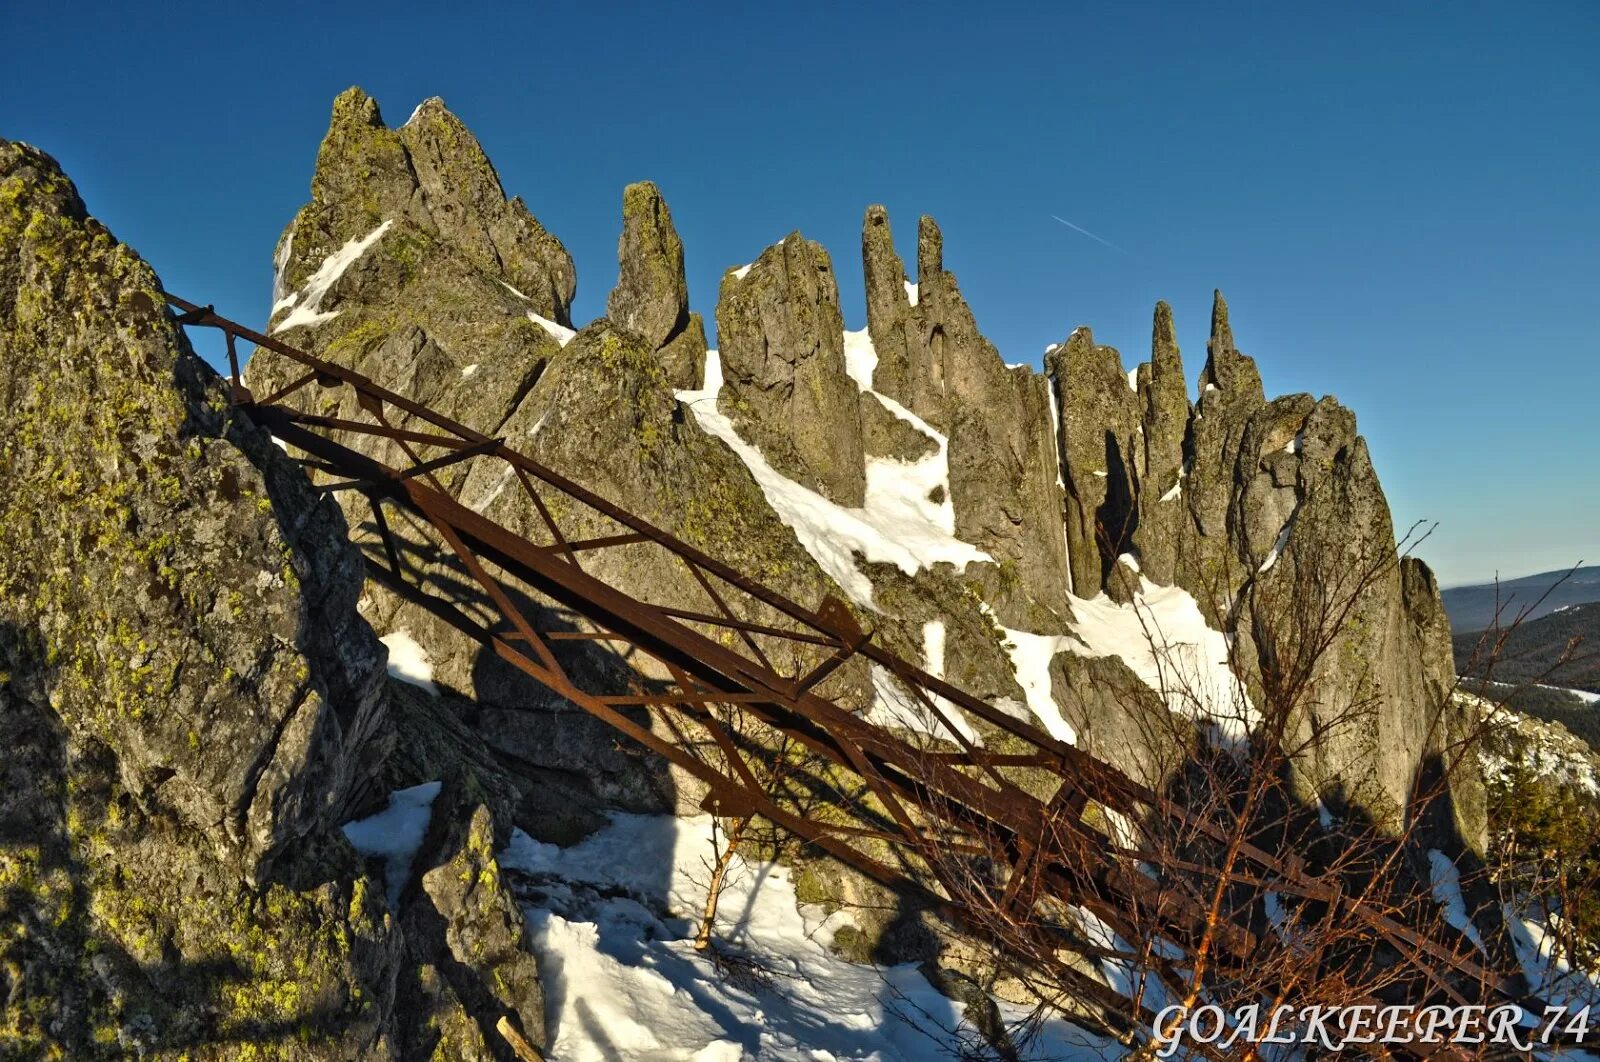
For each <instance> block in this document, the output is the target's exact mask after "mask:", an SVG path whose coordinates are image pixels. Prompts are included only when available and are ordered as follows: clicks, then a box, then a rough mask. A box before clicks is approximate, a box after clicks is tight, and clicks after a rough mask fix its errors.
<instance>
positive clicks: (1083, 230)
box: [1050, 214, 1138, 261]
mask: <svg viewBox="0 0 1600 1062" xmlns="http://www.w3.org/2000/svg"><path fill="white" fill-rule="evenodd" d="M1050 216H1051V217H1053V218H1055V219H1056V220H1057V221H1059V222H1061V224H1063V225H1065V226H1066V227H1067V228H1069V229H1071V230H1072V231H1073V232H1080V233H1082V234H1083V235H1085V236H1087V237H1089V239H1091V240H1093V241H1094V242H1095V243H1103V244H1105V245H1106V246H1107V247H1109V248H1111V249H1112V250H1113V251H1116V252H1117V253H1118V254H1125V255H1127V256H1128V257H1129V258H1133V254H1132V253H1131V252H1128V251H1125V250H1123V249H1122V248H1121V247H1118V246H1117V245H1116V244H1114V243H1112V242H1111V241H1110V240H1105V239H1101V238H1100V237H1099V236H1096V235H1095V234H1094V233H1092V232H1090V231H1089V230H1088V229H1086V228H1083V227H1082V226H1080V225H1074V224H1073V223H1072V222H1070V221H1068V220H1067V219H1066V218H1063V217H1056V215H1054V214H1051V215H1050ZM1134 260H1135V261H1138V259H1134Z"/></svg>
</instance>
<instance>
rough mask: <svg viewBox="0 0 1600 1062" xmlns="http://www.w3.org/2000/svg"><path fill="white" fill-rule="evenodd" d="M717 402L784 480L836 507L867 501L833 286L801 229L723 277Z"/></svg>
mask: <svg viewBox="0 0 1600 1062" xmlns="http://www.w3.org/2000/svg"><path fill="white" fill-rule="evenodd" d="M717 336H718V349H719V350H720V351H721V354H722V373H723V380H724V383H723V394H722V398H721V401H720V405H721V406H722V407H723V408H725V409H726V411H727V412H728V413H729V415H730V416H731V417H732V418H733V421H734V424H735V425H736V426H737V427H738V428H739V429H740V431H741V433H742V434H744V435H745V436H746V437H747V438H749V439H751V440H752V441H753V442H755V443H756V445H757V446H759V447H760V448H761V451H762V453H763V454H765V455H766V456H767V459H768V460H769V461H771V462H772V464H773V465H774V466H775V467H776V468H778V469H779V470H780V471H782V472H784V473H785V474H786V475H788V476H789V477H790V478H792V479H794V480H795V481H797V482H799V483H803V484H805V485H806V486H808V487H812V488H814V489H815V490H817V492H818V493H820V494H822V495H823V496H824V497H826V498H828V499H830V500H832V501H835V502H838V503H839V504H840V505H846V506H859V505H860V504H861V503H862V501H863V499H864V496H865V490H866V465H865V461H864V458H863V456H862V447H861V420H860V414H859V407H858V399H857V393H858V392H857V388H856V386H855V384H854V383H852V382H851V380H850V377H849V376H848V375H847V374H846V372H845V361H844V318H843V317H842V316H841V315H840V312H839V282H838V280H837V279H836V278H835V277H834V275H833V261H832V259H830V258H829V257H828V252H827V251H824V250H823V249H822V246H821V245H820V244H817V243H813V242H811V241H810V240H807V239H805V238H804V237H803V236H801V235H800V234H799V233H798V232H796V233H791V234H790V235H789V236H787V237H786V238H785V239H784V240H783V241H782V242H780V243H776V244H773V245H772V246H771V247H768V248H767V249H766V250H765V251H763V252H762V253H761V257H759V258H757V259H756V260H755V262H754V263H752V264H751V265H750V266H749V267H748V268H747V269H735V270H730V271H729V272H727V273H726V274H724V275H723V278H722V294H721V296H720V297H719V298H718V300H717Z"/></svg>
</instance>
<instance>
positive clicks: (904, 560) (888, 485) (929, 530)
mask: <svg viewBox="0 0 1600 1062" xmlns="http://www.w3.org/2000/svg"><path fill="white" fill-rule="evenodd" d="M856 335H857V338H856V339H854V340H851V339H850V334H849V333H846V336H845V339H846V342H847V343H851V344H852V345H853V346H854V347H855V349H856V353H855V356H854V357H855V362H854V364H855V366H856V370H857V371H861V369H862V367H863V366H865V364H866V360H867V356H866V353H865V351H864V350H862V349H861V348H860V344H861V343H862V341H863V337H862V334H861V333H857V334H856ZM866 345H867V346H869V347H870V340H867V341H866ZM872 360H873V362H874V363H875V362H876V355H875V354H874V355H872ZM852 378H854V376H852ZM722 379H723V377H722V359H721V356H720V355H719V354H718V353H717V351H715V350H708V351H706V362H705V375H704V380H705V383H704V385H703V386H702V387H701V388H700V389H699V390H696V391H679V392H677V397H678V401H680V402H682V403H684V404H685V405H686V406H688V407H689V409H690V411H691V412H692V413H693V414H694V418H695V421H696V423H698V424H699V425H700V427H701V428H702V429H703V430H705V431H706V432H707V433H709V434H711V435H714V436H715V437H717V438H718V439H721V440H722V441H723V443H725V444H726V445H727V446H728V448H729V449H730V450H732V451H733V452H734V453H735V454H736V455H737V456H738V458H739V460H741V461H743V462H744V465H745V467H746V468H747V469H749V470H750V474H751V476H753V477H754V478H755V481H756V483H757V484H759V485H760V487H761V492H762V494H763V495H764V496H765V497H766V499H767V504H768V505H770V506H772V509H773V511H774V512H776V513H777V515H778V518H779V519H780V520H782V521H783V523H784V524H785V525H786V526H788V527H789V528H790V529H791V530H793V531H794V533H795V536H796V537H797V538H798V539H799V540H800V544H801V545H802V546H803V547H805V550H806V552H807V553H809V554H810V555H811V556H812V557H813V558H814V559H815V560H816V562H817V564H818V565H819V566H820V567H821V568H822V570H823V571H824V572H826V573H827V574H828V576H829V577H831V578H832V579H833V581H834V582H836V583H838V584H839V588H840V589H841V590H843V591H844V593H845V595H846V596H847V597H849V598H850V600H851V601H853V602H855V603H856V604H858V605H861V606H863V607H869V608H870V607H873V604H872V581H871V580H870V579H868V578H867V577H866V575H865V574H863V573H862V572H861V570H860V569H858V568H857V567H856V561H855V554H856V553H858V552H859V553H861V554H862V555H863V556H865V557H866V559H867V561H868V562H870V563H881V564H893V565H894V566H895V567H897V568H899V569H900V570H901V571H903V572H904V573H905V574H907V575H915V574H916V573H917V572H918V571H919V570H921V569H923V568H926V567H931V566H932V565H934V564H938V563H941V562H942V563H949V564H953V565H955V566H956V567H957V568H962V567H965V566H966V565H967V564H969V563H971V562H973V561H981V560H992V559H993V558H991V557H990V556H989V554H987V553H985V552H984V551H983V550H981V549H978V548H977V547H976V546H974V545H971V544H970V543H967V542H963V541H961V540H960V539H958V538H956V537H955V508H954V506H953V505H952V504H951V502H950V466H949V459H948V457H947V454H946V450H947V448H948V440H946V439H945V437H944V436H943V435H941V434H940V433H939V432H937V431H935V430H934V429H933V428H932V427H931V426H930V425H929V424H927V422H925V421H923V420H922V419H921V418H920V417H918V416H916V415H915V414H913V413H912V412H911V411H910V410H908V409H906V408H905V407H904V406H902V405H900V404H899V403H898V402H895V401H894V400H892V399H889V398H885V397H884V396H883V395H880V394H877V392H875V391H870V389H864V390H868V391H869V393H871V394H873V396H874V397H875V398H876V399H877V400H878V401H879V402H881V403H883V406H884V408H885V409H887V410H888V411H889V412H890V413H893V414H894V415H895V416H897V417H899V418H900V419H902V420H904V421H906V422H907V423H909V424H911V425H912V426H913V427H915V428H916V429H917V430H918V431H921V432H922V433H923V434H925V435H927V436H928V437H929V438H930V439H932V440H933V441H934V442H935V443H936V444H937V449H936V450H935V452H934V453H932V454H930V455H929V456H927V457H924V458H921V459H920V460H917V461H911V462H907V461H896V460H893V459H890V458H876V457H875V458H872V459H870V460H868V462H867V468H866V473H867V484H866V497H865V503H864V504H863V506H862V507H861V508H859V509H857V508H847V507H845V506H842V505H839V504H837V503H836V502H832V501H830V500H828V499H827V498H824V497H823V496H822V495H820V494H818V493H816V492H815V491H813V490H811V489H810V488H808V487H804V486H802V485H800V484H799V483H796V482H794V481H793V480H791V479H789V478H788V477H787V476H784V475H783V474H782V473H780V472H778V471H777V470H776V469H774V468H773V467H772V466H771V464H769V463H768V461H767V459H766V457H765V456H764V455H763V454H762V453H761V451H760V450H759V449H757V448H756V447H755V446H753V445H751V444H750V443H748V442H745V441H744V439H742V438H740V437H739V433H738V432H737V431H735V430H734V427H733V422H732V421H731V420H729V419H728V417H727V416H726V415H725V414H723V413H722V412H721V411H719V410H718V409H717V395H718V393H719V392H720V391H721V390H722ZM857 382H858V383H859V380H858V381H857ZM935 493H938V494H939V496H940V497H941V498H942V500H941V501H938V502H934V501H932V500H931V499H930V497H929V495H930V494H935Z"/></svg>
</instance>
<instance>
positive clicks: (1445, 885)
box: [1428, 848, 1489, 955]
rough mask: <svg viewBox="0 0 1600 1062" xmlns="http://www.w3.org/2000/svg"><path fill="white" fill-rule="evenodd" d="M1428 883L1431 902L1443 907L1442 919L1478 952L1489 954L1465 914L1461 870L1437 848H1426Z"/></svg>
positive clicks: (1476, 929)
mask: <svg viewBox="0 0 1600 1062" xmlns="http://www.w3.org/2000/svg"><path fill="white" fill-rule="evenodd" d="M1428 883H1429V885H1431V886H1432V888H1433V902H1434V903H1436V904H1438V905H1439V906H1440V907H1441V908H1443V909H1444V920H1445V921H1446V922H1449V923H1450V924H1451V925H1452V926H1454V927H1455V928H1456V929H1457V930H1459V931H1460V932H1461V933H1462V934H1463V935H1464V936H1465V937H1466V938H1467V939H1468V940H1470V941H1472V943H1473V944H1474V945H1475V946H1476V947H1477V949H1478V950H1479V951H1480V952H1482V953H1483V954H1484V955H1487V954H1489V952H1488V949H1486V948H1485V947H1484V946H1483V937H1482V936H1480V935H1479V933H1478V927H1477V926H1475V925H1473V924H1472V919H1471V917H1469V916H1468V914H1467V901H1466V900H1465V899H1464V898H1463V897H1462V895H1461V871H1460V870H1458V869H1456V865H1455V863H1453V862H1451V860H1450V857H1449V856H1447V855H1445V854H1444V853H1443V852H1441V851H1439V850H1438V849H1437V848H1430V849H1428Z"/></svg>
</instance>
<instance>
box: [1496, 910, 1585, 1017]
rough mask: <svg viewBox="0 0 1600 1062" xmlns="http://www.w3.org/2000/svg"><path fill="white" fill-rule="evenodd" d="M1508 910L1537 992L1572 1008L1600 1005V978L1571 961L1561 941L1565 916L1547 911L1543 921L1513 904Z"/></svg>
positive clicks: (1513, 935) (1522, 959)
mask: <svg viewBox="0 0 1600 1062" xmlns="http://www.w3.org/2000/svg"><path fill="white" fill-rule="evenodd" d="M1504 909H1505V916H1506V927H1507V928H1508V929H1509V930H1510V931H1511V944H1512V947H1513V948H1515V949H1516V952H1517V961H1518V963H1519V964H1521V966H1522V972H1523V973H1524V974H1525V975H1526V976H1527V978H1528V984H1529V985H1530V986H1531V987H1532V989H1533V994H1534V995H1536V996H1538V997H1540V998H1541V999H1543V1000H1544V1001H1545V1002H1546V1003H1550V1004H1552V1005H1555V1006H1565V1007H1567V1008H1568V1009H1569V1010H1578V1009H1579V1008H1582V1007H1600V981H1597V979H1596V977H1595V976H1594V975H1592V974H1588V973H1585V972H1584V971H1583V970H1582V969H1579V968H1576V967H1574V966H1573V965H1572V964H1571V963H1570V962H1568V961H1567V958H1566V954H1565V951H1566V949H1565V947H1564V946H1563V944H1562V943H1561V932H1560V930H1561V916H1560V915H1559V914H1557V913H1556V912H1554V911H1545V912H1543V914H1544V917H1543V919H1542V920H1541V919H1538V918H1530V917H1527V914H1528V912H1525V911H1517V910H1515V909H1513V908H1512V907H1511V905H1509V904H1507V905H1505V907H1504Z"/></svg>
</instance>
